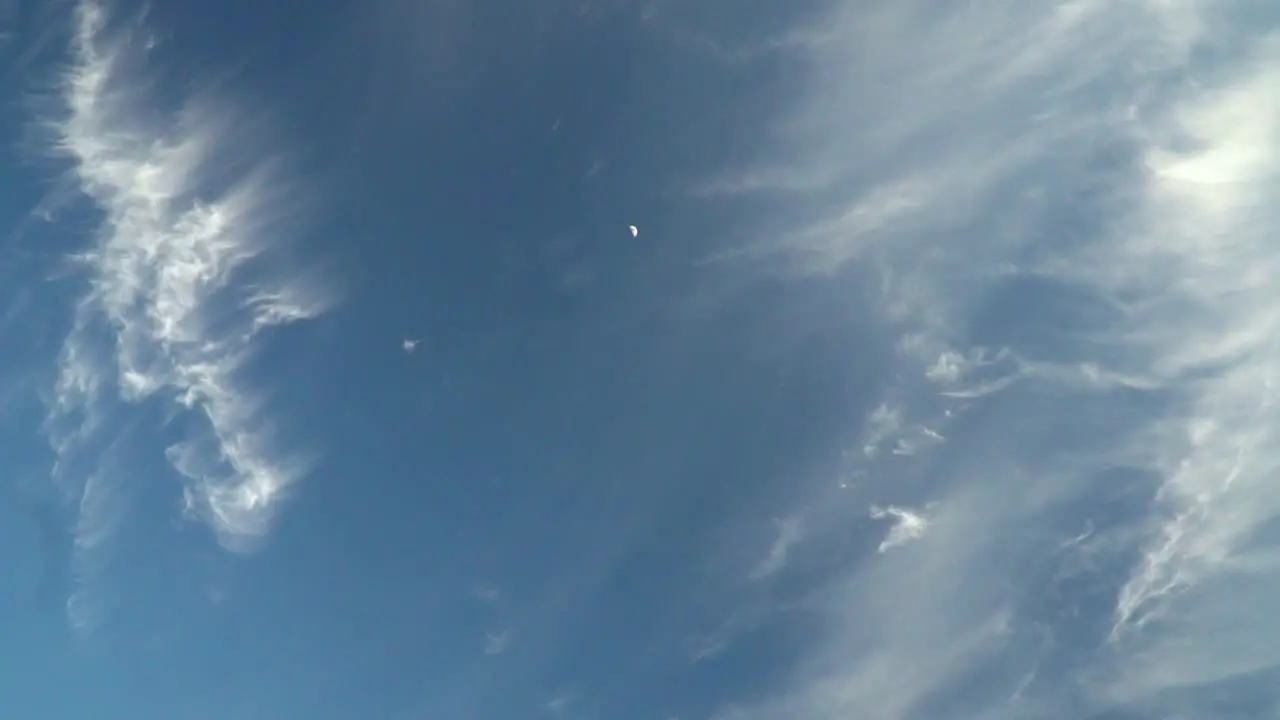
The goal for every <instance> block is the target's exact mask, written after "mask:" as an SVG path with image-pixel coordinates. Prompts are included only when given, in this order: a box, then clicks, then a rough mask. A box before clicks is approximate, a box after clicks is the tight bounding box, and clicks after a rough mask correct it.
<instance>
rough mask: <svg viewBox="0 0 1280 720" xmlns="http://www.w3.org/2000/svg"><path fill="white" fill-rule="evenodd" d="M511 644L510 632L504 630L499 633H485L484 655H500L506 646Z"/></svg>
mask: <svg viewBox="0 0 1280 720" xmlns="http://www.w3.org/2000/svg"><path fill="white" fill-rule="evenodd" d="M510 642H511V631H510V630H504V631H503V632H500V633H486V634H485V638H484V654H485V655H500V654H502V652H503V651H504V650H506V649H507V645H508V644H510Z"/></svg>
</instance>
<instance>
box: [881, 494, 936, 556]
mask: <svg viewBox="0 0 1280 720" xmlns="http://www.w3.org/2000/svg"><path fill="white" fill-rule="evenodd" d="M869 514H870V515H871V519H873V520H884V519H886V518H893V525H892V526H890V528H889V532H888V534H886V535H885V537H884V540H882V541H880V545H879V547H878V548H877V551H878V552H885V551H887V550H892V549H893V548H896V547H898V546H899V545H905V544H906V543H909V542H911V541H912V540H919V539H920V538H922V537H924V532H925V530H927V529H928V528H929V521H928V520H927V519H925V517H924V515H921V514H920V513H918V512H915V511H913V510H908V509H906V508H900V507H895V506H893V505H890V506H889V507H884V508H882V507H879V506H878V505H872V506H871V510H870V512H869Z"/></svg>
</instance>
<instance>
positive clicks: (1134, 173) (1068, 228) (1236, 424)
mask: <svg viewBox="0 0 1280 720" xmlns="http://www.w3.org/2000/svg"><path fill="white" fill-rule="evenodd" d="M827 7H828V9H829V13H828V14H827V15H826V17H824V18H823V20H822V22H821V23H820V24H821V25H822V27H823V28H826V29H827V30H828V32H824V33H823V37H824V41H823V42H822V43H815V44H807V45H803V46H787V48H786V51H785V52H789V53H793V54H794V55H796V56H799V57H800V59H802V60H803V66H804V67H806V68H807V69H808V70H807V73H808V74H807V76H806V77H805V78H804V79H803V80H801V81H799V83H798V86H799V87H800V90H799V91H798V92H797V94H796V99H795V100H794V102H793V104H792V105H791V106H790V107H789V109H788V111H787V112H786V113H784V114H783V117H782V118H781V121H780V122H779V123H778V124H777V125H776V127H775V128H774V132H772V134H770V135H769V136H768V137H767V138H766V142H765V143H764V149H763V150H762V151H761V153H760V155H759V157H758V158H757V160H758V162H757V163H755V164H752V165H748V166H745V167H740V168H736V169H735V170H734V171H733V172H727V173H726V174H725V175H724V176H723V177H721V178H717V179H715V180H714V181H713V182H711V183H709V184H708V185H707V186H706V187H714V188H715V192H717V193H719V194H721V195H725V196H729V197H731V198H732V197H735V196H737V197H739V199H741V200H742V201H743V203H744V205H745V204H759V203H758V202H757V201H758V199H759V196H761V195H769V196H771V198H770V199H771V201H772V202H773V204H770V205H768V206H769V207H778V206H779V205H781V206H784V207H794V208H795V211H794V212H788V213H781V214H779V217H785V218H790V219H791V220H788V222H787V224H786V225H784V226H781V227H780V226H779V225H778V223H777V222H773V223H771V222H769V220H770V219H769V218H767V217H766V218H764V219H763V220H761V219H760V218H753V219H752V222H753V223H754V224H755V225H756V226H758V227H762V228H764V229H763V230H762V232H761V235H760V236H759V237H757V238H754V239H753V240H752V241H751V242H749V243H748V244H747V245H748V246H749V248H750V249H749V250H747V251H730V252H725V253H722V254H720V255H718V256H717V258H716V260H717V262H716V263H715V264H713V265H712V266H711V267H713V268H717V269H719V268H726V267H727V268H729V269H726V270H724V271H725V272H743V273H748V272H752V270H751V268H752V267H755V266H759V265H768V266H770V267H769V268H768V269H767V270H766V271H765V272H767V273H772V271H773V270H775V269H776V268H774V267H772V266H776V265H777V264H778V263H784V264H787V265H788V266H790V267H792V268H794V269H795V270H796V271H797V274H798V276H799V277H801V278H803V280H802V282H807V281H810V279H811V280H812V282H813V283H814V285H815V286H819V287H821V286H822V283H824V282H827V280H828V279H829V278H831V277H841V276H845V275H847V276H848V277H849V278H851V280H850V281H851V282H852V281H853V280H852V279H854V278H856V279H859V280H861V279H865V278H867V277H874V278H876V279H877V280H878V281H879V283H880V293H879V296H878V302H877V305H876V306H875V307H874V308H872V311H873V312H875V313H876V315H877V317H878V318H879V319H880V320H881V322H882V323H883V326H884V327H886V328H888V329H889V330H891V331H892V332H893V333H895V335H896V336H897V337H899V338H902V339H901V340H900V341H898V342H897V345H896V347H894V348H892V351H893V352H894V353H895V355H894V356H895V357H896V358H897V360H898V361H899V362H898V364H896V365H895V366H894V368H893V371H892V373H893V374H892V376H891V377H888V378H886V379H887V380H888V381H889V383H890V384H889V386H888V387H887V388H886V389H885V391H884V397H883V399H882V403H881V404H879V407H878V408H877V409H875V410H874V411H873V412H872V413H871V415H870V417H869V418H868V419H867V421H866V422H865V423H864V430H863V433H862V436H861V437H859V438H858V442H857V444H856V446H859V447H862V448H863V449H864V452H863V453H862V454H861V457H860V460H859V463H860V465H859V467H858V473H857V475H858V477H859V478H860V480H861V483H860V489H859V490H858V492H860V493H863V494H874V493H877V492H882V491H885V490H887V489H889V488H892V489H893V493H894V494H893V496H894V497H905V498H908V500H906V501H904V503H906V504H908V505H911V504H915V503H917V502H919V501H922V499H923V498H926V497H927V498H936V499H937V500H938V504H937V506H936V507H935V509H934V510H931V511H930V512H929V513H928V518H927V519H928V521H927V522H925V519H924V518H923V517H920V516H919V515H917V514H916V513H914V512H913V511H909V510H906V509H903V507H902V506H895V507H889V508H873V511H872V512H873V516H879V517H881V518H885V519H888V518H893V519H894V520H895V524H894V526H893V528H892V529H891V530H890V531H889V533H888V535H887V536H886V537H885V538H884V540H883V542H882V543H881V545H880V549H881V550H885V549H889V548H891V547H894V546H896V545H898V544H899V543H901V542H903V541H906V540H908V539H912V538H916V537H919V536H920V535H921V534H922V533H923V532H924V531H925V529H926V527H927V530H928V534H927V537H926V538H925V540H924V542H921V543H919V544H918V545H916V546H914V547H912V548H911V551H910V552H903V553H896V552H894V553H884V554H883V555H880V554H870V555H868V556H859V557H858V558H857V559H856V561H854V562H851V563H848V564H846V565H842V566H841V569H840V570H837V571H835V572H833V573H832V575H831V576H830V577H829V578H828V579H827V581H826V584H825V585H824V587H823V588H822V589H820V590H818V591H816V592H815V594H814V600H813V602H815V603H818V604H819V605H820V606H822V607H824V608H826V610H825V612H824V613H823V620H824V622H825V623H826V628H827V632H825V633H824V634H823V636H822V638H821V639H820V640H817V641H815V642H813V643H812V645H811V646H810V648H809V650H810V652H809V653H808V655H807V656H806V658H805V659H803V660H802V661H800V662H799V663H798V664H797V666H796V667H795V668H794V672H792V673H790V674H788V675H787V677H788V678H789V680H788V683H787V686H786V687H785V688H783V689H782V690H780V691H779V692H778V693H776V694H775V695H774V696H772V697H771V698H770V699H767V700H764V701H760V702H756V703H749V704H740V705H738V706H736V707H735V709H734V710H732V711H726V713H725V717H744V718H748V717H749V718H754V717H760V718H765V717H768V718H804V719H805V720H815V719H820V718H837V717H848V716H849V715H850V713H855V712H856V713H857V714H860V715H865V716H867V717H877V718H886V719H891V718H914V717H932V716H937V715H938V713H939V712H940V709H942V708H946V709H947V712H946V713H945V714H946V715H947V716H949V717H957V718H962V717H1035V716H1046V717H1067V716H1071V717H1081V716H1087V714H1088V713H1090V712H1098V711H1101V710H1104V709H1114V708H1115V707H1116V706H1117V705H1119V704H1138V705H1141V706H1143V707H1146V708H1155V709H1160V708H1165V709H1172V708H1174V707H1177V708H1178V709H1179V710H1181V711H1183V712H1188V713H1191V714H1190V715H1189V716H1191V717H1199V716H1201V715H1198V714H1197V713H1199V712H1201V710H1200V709H1199V707H1198V706H1197V705H1196V703H1197V702H1198V698H1199V696H1198V695H1197V694H1196V693H1197V692H1199V690H1198V689H1204V688H1207V687H1209V686H1211V685H1212V684H1213V683H1215V682H1219V681H1224V680H1228V679H1233V678H1234V679H1239V678H1243V677H1246V676H1248V675H1250V674H1253V673H1263V672H1268V671H1270V672H1275V671H1280V650H1277V648H1280V622H1275V621H1274V620H1273V619H1272V618H1271V616H1270V615H1271V613H1270V611H1269V608H1270V607H1271V602H1272V601H1271V599H1272V598H1274V593H1275V591H1276V590H1277V589H1278V588H1280V551H1278V548H1280V545H1278V543H1280V533H1277V531H1276V529H1275V528H1276V527H1278V526H1280V493H1277V492H1276V491H1275V478H1277V477H1278V476H1280V474H1278V471H1280V455H1278V454H1277V453H1276V451H1275V450H1274V448H1276V447H1280V437H1278V436H1277V435H1278V433H1280V424H1278V423H1280V414H1277V411H1276V403H1275V399H1274V397H1275V392H1276V382H1277V377H1276V374H1275V373H1276V369H1275V368H1276V367H1277V364H1278V363H1280V341H1277V340H1276V338H1278V337H1280V284H1277V283H1276V282H1275V278H1276V277H1280V245H1277V243H1276V238H1277V236H1278V235H1280V211H1278V210H1277V209H1276V205H1275V203H1274V198H1275V197H1276V196H1277V192H1278V191H1280V71H1278V70H1277V68H1280V17H1277V16H1276V14H1275V13H1274V12H1270V11H1263V10H1260V9H1258V6H1257V5H1250V4H1248V3H1242V2H1241V3H1237V2H1230V1H1228V2H1219V3H1207V2H1194V1H1192V2H1182V3H1167V2H1156V1H1140V0H1134V1H1132V2H1105V1H1102V0H1073V1H1067V0H1061V1H1057V2H1042V3H1024V2H1013V1H1012V0H979V1H978V2H967V3H962V4H955V5H948V6H947V7H945V8H940V7H939V6H938V4H936V3H926V2H853V0H832V2H829V3H828V4H827ZM796 35H800V36H802V35H805V33H804V32H802V31H797V32H791V33H789V36H796ZM779 52H782V51H779ZM797 189H804V193H802V194H798V193H796V190H797ZM704 191H705V188H704ZM788 204H789V205H788ZM794 218H802V219H801V220H800V221H795V220H794ZM771 276H772V275H771ZM866 311H867V309H866V308H858V309H857V312H866ZM925 431H928V433H932V435H930V434H928V433H926V432H925ZM934 436H936V437H934ZM943 436H945V437H946V439H947V441H946V442H945V443H942V442H940V440H941V438H942V437H943ZM924 438H931V439H933V440H934V441H933V442H930V443H922V442H919V441H920V440H922V439H924ZM895 448H896V449H895ZM890 449H894V450H893V452H884V450H890ZM824 498H826V496H825V495H824V496H822V497H819V498H816V499H815V500H814V501H813V504H814V505H815V506H818V505H820V504H822V503H825V502H827V500H825V499H824ZM911 498H914V499H911ZM863 507H865V505H864V506H863ZM829 515H830V516H832V517H834V515H835V514H834V513H829ZM843 522H847V518H845V519H843ZM1082 526H1087V527H1088V528H1089V529H1090V532H1089V533H1088V534H1087V536H1082V534H1081V530H1080V528H1081V527H1082ZM840 527H842V526H841V525H840V522H837V521H836V520H830V521H827V524H826V525H825V526H820V525H819V524H818V523H814V524H813V525H812V526H809V525H807V526H806V532H807V539H808V537H814V538H815V540H814V541H815V542H820V541H821V540H820V539H818V538H817V536H819V535H821V534H823V533H827V534H828V535H832V536H834V535H833V534H834V533H837V532H839V531H840V530H839V528H840ZM1073 540H1074V541H1073ZM1103 616H1105V617H1103ZM1033 669H1034V670H1033ZM1260 682H1261V681H1260ZM1237 692H1254V693H1259V695H1260V697H1262V698H1264V699H1265V698H1271V699H1273V700H1277V701H1280V697H1277V696H1276V695H1275V694H1274V689H1273V687H1272V686H1270V685H1262V684H1257V685H1252V686H1248V688H1247V689H1245V690H1241V689H1240V688H1237Z"/></svg>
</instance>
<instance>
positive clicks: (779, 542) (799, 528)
mask: <svg viewBox="0 0 1280 720" xmlns="http://www.w3.org/2000/svg"><path fill="white" fill-rule="evenodd" d="M776 524H777V528H778V531H777V535H776V536H775V538H774V540H773V544H772V545H771V546H770V547H769V552H768V553H766V554H765V557H764V558H763V559H762V560H761V561H760V563H759V564H758V565H757V566H756V567H755V569H754V570H752V571H751V579H752V580H765V579H767V578H769V577H772V576H773V575H775V574H776V573H777V572H778V571H779V570H781V569H782V568H783V566H785V565H786V563H787V558H788V557H789V556H790V554H791V549H792V548H793V547H794V546H795V545H796V543H798V542H800V541H801V540H803V539H804V527H803V525H802V524H801V521H800V519H799V518H794V517H793V518H787V519H785V520H779V521H777V523H776Z"/></svg>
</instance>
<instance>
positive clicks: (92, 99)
mask: <svg viewBox="0 0 1280 720" xmlns="http://www.w3.org/2000/svg"><path fill="white" fill-rule="evenodd" d="M72 29H73V32H72V35H71V62H70V64H69V66H68V68H67V70H66V71H65V75H64V77H63V78H62V83H61V101H62V106H63V108H62V112H61V113H60V114H59V115H58V116H56V117H54V118H52V119H51V120H50V122H49V123H48V126H47V127H48V130H49V131H50V134H51V135H52V137H53V144H54V149H55V150H56V153H57V154H58V155H59V156H60V157H63V158H65V159H66V160H68V161H69V162H70V165H71V168H70V176H71V177H72V178H73V179H74V181H75V183H76V185H78V186H79V189H80V190H81V191H82V192H83V194H84V195H85V196H86V197H87V198H88V199H89V200H91V201H92V203H93V204H94V206H96V208H97V209H98V210H99V211H100V213H101V215H100V217H101V220H100V224H99V225H98V227H97V231H96V233H95V236H94V242H93V244H92V245H91V247H89V248H88V249H87V250H85V251H84V252H83V253H81V254H80V255H79V256H78V257H76V258H75V260H76V262H77V266H78V267H79V268H80V269H81V270H82V271H83V272H84V274H85V276H86V278H87V280H88V290H87V292H86V294H85V295H84V297H83V298H82V299H81V300H80V302H79V303H78V305H77V307H76V311H75V318H74V322H73V327H72V330H71V332H70V334H69V335H68V337H67V338H66V340H65V343H64V345H63V348H62V351H61V354H60V357H59V367H58V379H57V382H56V385H55V387H54V390H53V393H52V395H51V397H50V398H49V401H48V407H49V417H48V420H47V423H46V430H47V433H48V435H49V437H50V441H51V443H52V444H53V446H54V449H55V451H57V453H58V458H59V460H58V468H57V469H56V471H55V475H56V476H57V477H58V479H59V481H60V482H62V483H63V484H64V487H65V488H66V489H68V490H69V491H70V492H72V494H76V493H78V492H79V491H78V490H76V489H75V488H79V487H83V488H84V489H85V490H86V493H85V500H84V501H83V502H82V503H81V510H82V512H81V516H80V518H79V521H78V523H77V528H78V534H79V537H78V538H77V543H78V546H80V547H85V548H87V547H89V546H97V545H99V544H101V542H102V541H103V540H104V539H105V536H106V535H109V534H110V530H111V527H110V523H109V522H108V520H107V519H106V518H99V515H100V513H96V512H92V509H93V508H94V507H98V506H113V503H110V502H107V501H106V500H103V499H102V497H103V496H104V495H108V494H111V493H119V492H124V490H123V489H122V488H121V484H127V483H130V482H133V480H131V479H130V478H127V477H111V478H103V477H97V476H95V479H94V480H93V481H92V482H90V483H88V484H85V482H84V481H83V480H77V477H78V476H83V472H81V468H82V467H84V466H85V465H92V464H93V457H94V455H95V453H97V452H98V450H99V448H100V447H101V446H102V445H103V443H111V442H115V441H117V440H118V439H119V437H118V436H117V437H111V436H110V432H109V431H113V430H114V428H115V427H117V426H118V425H119V424H120V423H119V420H120V419H121V418H125V417H128V413H129V412H130V410H129V408H130V407H141V406H142V405H143V403H149V404H155V403H163V404H164V405H167V406H168V407H169V410H168V411H167V412H169V413H170V414H172V413H186V414H189V415H191V416H192V417H193V418H196V419H198V420H199V421H200V424H201V425H202V426H203V428H204V429H203V430H199V431H196V432H194V433H192V434H191V435H190V436H189V437H188V439H187V440H185V441H183V442H179V443H176V444H174V445H172V446H171V447H169V448H168V449H167V451H165V453H164V457H166V458H167V459H168V460H169V461H170V463H171V465H172V467H173V468H174V469H175V470H176V471H177V472H178V473H180V474H181V475H182V476H183V477H184V479H185V489H184V503H185V510H186V512H187V513H188V515H189V516H191V517H194V518H199V519H200V520H201V521H203V522H205V523H207V524H208V525H209V527H210V528H211V529H212V530H213V531H214V532H215V533H216V535H217V537H218V540H219V542H220V543H221V544H222V545H224V546H225V547H227V548H229V549H233V550H248V549H252V548H253V547H255V546H256V544H257V543H258V542H259V541H260V540H261V539H262V538H263V537H264V536H265V535H266V533H267V532H268V529H269V527H270V524H271V520H272V518H273V517H274V516H275V515H276V513H277V512H278V511H279V509H280V503H281V501H282V500H283V499H284V498H285V497H287V495H288V493H289V491H290V490H291V489H292V488H293V487H294V485H295V484H296V483H297V481H298V480H299V479H301V478H302V476H303V475H305V474H306V472H307V470H308V468H309V463H308V462H307V461H306V459H305V458H299V457H297V456H290V455H287V454H282V453H281V452H280V451H279V450H278V449H277V447H276V444H277V443H276V440H275V438H274V437H273V427H272V424H271V422H270V420H269V419H268V418H267V416H266V412H265V409H264V407H263V402H262V399H261V398H260V397H259V395H258V394H257V393H255V391H254V389H253V387H252V385H251V383H249V382H248V380H247V379H246V378H245V370H246V364H247V363H248V362H249V361H250V360H251V359H252V357H253V354H254V350H255V347H256V346H257V344H258V343H259V342H261V341H262V340H263V339H264V337H263V334H264V333H265V332H267V331H269V330H270V329H271V328H274V327H277V326H280V325H285V324H289V323H295V322H298V321H301V320H306V319H310V318H314V317H316V316H318V315H319V314H321V313H322V312H324V311H325V310H326V309H328V308H329V307H330V306H331V305H332V303H333V302H334V300H335V297H334V296H333V293H332V292H330V291H329V288H327V287H326V286H325V285H324V284H323V282H321V281H320V280H319V279H318V278H317V277H315V276H314V275H313V274H309V273H305V272H304V273H299V274H297V275H295V276H291V277H282V278H280V279H279V280H278V281H272V280H267V279H264V278H266V277H268V276H269V275H270V273H268V272H267V271H266V269H265V266H264V265H262V264H261V263H260V262H259V261H261V260H266V259H268V258H270V257H272V253H273V251H274V250H275V249H276V247H277V243H278V241H279V240H280V239H281V238H280V236H281V234H282V233H284V232H285V231H287V230H288V229H289V228H288V227H287V225H288V222H287V221H288V220H289V219H290V218H289V216H290V214H291V213H293V212H294V211H296V210H297V209H298V208H297V207H296V202H295V201H294V199H293V198H291V197H289V196H287V195H286V194H284V191H283V190H282V188H283V189H287V188H289V187H290V186H291V183H289V182H288V178H287V177H285V176H284V174H283V170H282V166H281V164H280V163H278V162H275V161H274V160H273V159H272V158H271V154H270V153H256V150H254V149H252V148H251V146H252V141H253V140H254V139H255V138H250V137H246V136H245V133H244V131H243V129H242V128H243V127H245V126H247V125H251V123H245V122H242V121H244V120H245V119H244V118H241V117H238V116H237V113H236V111H235V109H234V108H233V107H231V106H229V105H228V104H227V103H223V102H219V101H217V100H216V99H215V98H211V97H207V96H194V97H193V98H191V99H190V100H189V101H188V102H187V103H186V104H185V105H184V106H183V107H182V108H180V109H179V110H178V112H176V113H173V114H166V113H165V112H164V111H163V108H158V107H157V106H156V104H155V102H153V100H152V99H151V98H150V97H148V96H147V95H146V94H145V93H144V92H143V90H142V88H144V87H146V84H147V80H148V78H147V77H145V76H144V75H143V68H145V65H146V63H145V61H146V59H147V55H146V53H147V50H148V49H149V47H148V45H147V43H145V42H143V41H144V40H145V38H142V39H136V40H137V42H135V38H133V37H132V36H131V35H130V33H129V31H128V29H127V28H122V29H119V30H117V29H115V28H113V26H112V24H111V19H110V18H109V16H108V13H107V11H106V9H105V7H104V6H103V5H101V4H99V3H97V2H93V1H92V0H86V1H84V2H81V3H79V4H78V5H77V6H75V9H74V12H73V28H72ZM243 153H255V154H254V155H250V156H249V157H244V156H243ZM259 158H266V159H259ZM239 160H247V161H248V162H246V163H244V164H241V165H239V166H238V168H240V169H235V168H236V167H237V166H235V165H234V164H233V163H235V162H238V161H239ZM250 272H252V279H250V276H249V273H250ZM109 426H110V427H109ZM89 488H92V489H93V492H92V493H88V492H87V490H88V489H89ZM126 494H127V493H126ZM90 495H92V501H91V502H90ZM118 515H119V513H118V511H116V512H115V513H114V514H113V516H115V517H118Z"/></svg>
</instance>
